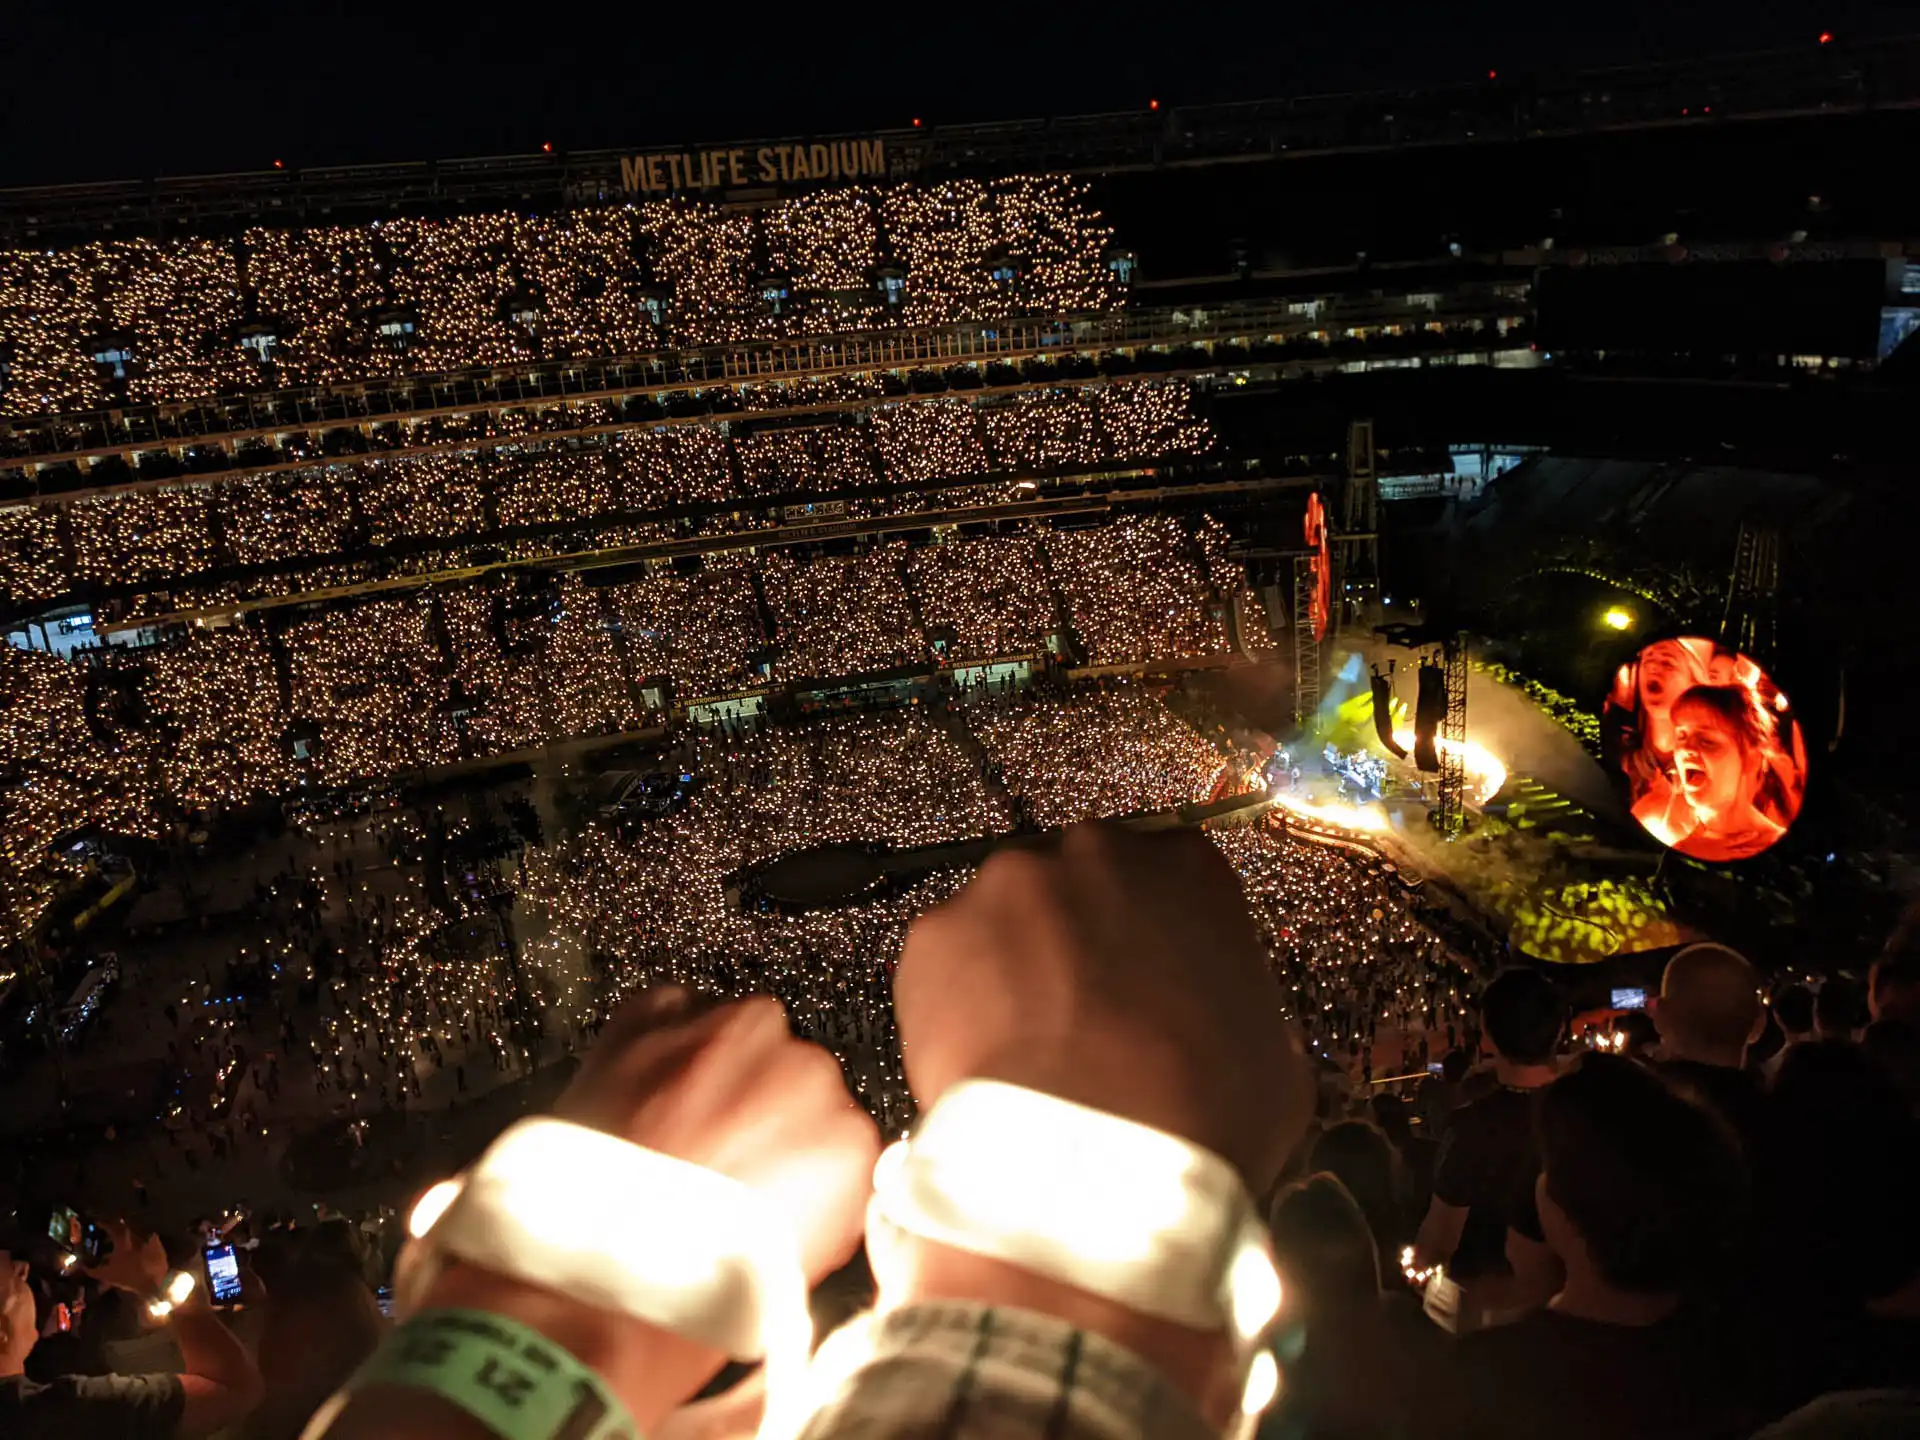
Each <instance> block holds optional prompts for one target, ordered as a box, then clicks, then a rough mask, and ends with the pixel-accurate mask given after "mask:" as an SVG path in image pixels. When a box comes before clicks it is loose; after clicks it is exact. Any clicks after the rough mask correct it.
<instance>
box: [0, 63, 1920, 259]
mask: <svg viewBox="0 0 1920 1440" xmlns="http://www.w3.org/2000/svg"><path fill="white" fill-rule="evenodd" d="M1790 72H1791V73H1797V75H1798V76H1799V77H1800V78H1801V79H1803V80H1804V79H1815V80H1824V81H1825V82H1827V83H1828V84H1829V85H1832V86H1837V87H1839V88H1838V89H1837V90H1835V91H1833V92H1832V93H1829V94H1821V95H1811V96H1810V97H1802V96H1800V94H1799V92H1798V91H1796V92H1795V95H1796V99H1797V100H1800V101H1804V103H1793V102H1785V101H1782V100H1781V99H1780V97H1781V94H1782V92H1781V90H1780V89H1779V87H1778V82H1779V81H1780V80H1782V79H1785V78H1786V77H1787V75H1788V74H1789V73H1790ZM1635 77H1637V78H1638V79H1639V80H1640V81H1641V82H1642V84H1641V85H1640V87H1639V93H1641V94H1642V95H1648V94H1652V93H1654V92H1656V91H1658V90H1659V89H1660V88H1661V87H1663V86H1673V85H1681V84H1696V85H1705V84H1707V83H1708V82H1709V81H1710V80H1711V81H1712V82H1713V83H1736V82H1737V83H1739V84H1740V85H1741V86H1742V87H1743V89H1749V88H1750V89H1751V90H1752V91H1755V92H1758V91H1761V90H1765V92H1766V99H1767V102H1768V103H1759V99H1760V97H1759V96H1758V94H1755V95H1754V97H1753V103H1747V102H1744V101H1743V100H1742V99H1741V98H1740V97H1738V96H1735V97H1733V98H1731V99H1730V100H1727V101H1725V102H1723V103H1722V114H1723V115H1724V117H1725V118H1729V119H1732V118H1737V117H1738V116H1740V115H1742V114H1749V115H1760V114H1791V113H1809V112H1812V113H1820V112H1832V111H1836V110H1842V109H1845V108H1848V107H1849V103H1850V102H1851V106H1852V108H1873V107H1874V106H1876V105H1885V104H1891V103H1894V102H1897V101H1901V100H1906V101H1912V100H1915V99H1920V34H1911V35H1899V36H1888V37H1882V38H1875V39H1868V40H1861V41H1844V40H1841V41H1835V42H1834V43H1832V44H1828V45H1818V46H1795V47H1786V48H1780V49H1773V50H1755V51H1746V52H1739V53H1735V54H1729V55H1716V56H1708V57H1704V58H1700V59H1689V60H1677V61H1663V62H1657V63H1653V64H1647V65H1621V66H1611V67H1604V68H1599V69H1593V70H1580V71H1568V72H1564V73H1553V72H1544V71H1543V72H1536V73H1532V74H1528V75H1515V76H1513V77H1511V78H1509V79H1506V80H1498V81H1484V80H1472V81H1458V82H1451V83H1448V84H1443V85H1435V86H1422V87H1404V86H1403V87H1393V88H1381V89H1376V90H1367V91H1344V92H1324V93H1320V94H1309V95H1296V96H1274V97H1266V98H1255V99H1244V100H1230V101H1222V102H1215V103H1209V104H1204V105H1192V106H1177V105H1169V106H1167V107H1165V108H1163V109H1159V110H1157V111H1154V112H1152V113H1149V111H1148V110H1146V109H1145V108H1142V109H1140V110H1109V111H1101V112H1090V113H1084V114H1075V115H1062V116H1051V117H1029V118H1024V119H1011V120H982V121H961V122H955V123H945V124H939V123H936V124H928V125H925V126H919V125H916V126H914V127H905V126H890V127H876V128H869V129H864V130H858V131H850V130H838V131H833V132H812V133H800V134H788V135H782V136H770V137H758V138H753V139H733V140H729V141H725V142H712V141H704V142H700V143H698V144H689V143H686V142H679V143H672V142H668V143H659V142H656V143H653V144H649V145H643V146H637V147H626V148H620V147H595V148H592V149H574V150H555V151H552V152H547V151H530V152H525V153H518V154H505V155H471V156H450V157H445V158H441V159H429V160H400V161H370V162H364V163H350V164H334V165H318V166H305V167H293V166H289V167H285V168H272V169H262V170H236V171H228V172H209V173H204V174H195V175H178V176H165V175H162V176H155V177H151V178H145V179H121V180H94V181H78V182H66V183H59V184H42V185H26V186H6V187H0V240H4V239H6V238H7V237H8V236H9V235H11V234H13V233H15V232H19V231H21V230H22V229H23V228H24V229H25V230H26V231H28V232H33V231H36V230H38V229H39V228H43V227H44V228H61V227H84V226H87V225H95V224H115V223H122V222H124V223H134V224H138V223H142V222H143V221H146V220H156V221H158V220H164V219H169V218H171V219H176V220H177V219H180V218H182V217H181V216H179V215H172V216H168V215H166V214H164V213H162V212H161V211H160V210H159V209H158V208H156V207H157V206H158V205H159V204H160V202H161V201H162V199H163V197H165V196H166V195H167V194H168V193H169V192H171V193H173V194H176V195H177V194H180V193H181V192H183V191H186V192H193V193H200V194H204V193H207V192H209V191H213V190H219V189H222V188H224V189H227V190H229V191H230V192H234V193H235V195H236V198H238V195H239V192H245V191H249V190H252V191H262V190H266V191H272V192H275V193H276V194H279V195H283V196H285V197H287V198H295V197H297V196H298V195H299V194H300V192H302V191H303V190H304V189H305V188H306V187H319V186H324V185H325V184H326V183H328V182H330V181H344V180H359V181H363V182H365V181H377V180H379V179H382V178H390V179H395V180H403V179H413V178H422V177H433V176H435V175H444V174H460V175H475V176H493V177H495V178H496V179H498V180H499V181H501V182H502V183H505V182H506V181H507V180H508V179H509V178H510V177H509V175H508V174H507V173H505V172H516V173H517V174H519V175H522V176H536V175H537V176H540V177H542V178H545V179H549V180H551V181H552V182H555V183H556V189H561V188H564V187H565V186H567V185H569V184H572V185H575V186H581V185H584V184H591V183H593V179H592V177H591V176H590V175H588V174H583V173H578V172H581V171H597V172H613V173H617V169H616V167H617V165H618V162H619V160H620V159H621V158H622V157H624V156H632V155H635V154H666V153H677V152H682V151H691V152H698V151H701V150H713V149H745V148H757V147H761V146H778V145H781V144H792V143H796V142H800V141H805V142H808V143H815V142H820V143H825V142H830V141H834V140H847V139H851V138H854V137H856V136H857V137H859V138H863V139H868V140H873V139H879V140H882V141H890V142H895V143H897V144H901V145H907V146H912V147H915V148H916V150H917V151H918V152H919V155H920V158H922V159H925V160H927V161H928V162H929V163H931V164H934V165H967V164H972V165H975V166H992V165H993V164H995V163H996V162H998V163H999V164H1000V165H1001V167H1002V168H1003V169H1004V168H1006V167H1008V166H1014V165H1017V164H1018V162H1019V158H1020V157H1019V155H1018V153H1017V149H1018V147H1017V143H1016V142H1018V141H1019V140H1020V139H1022V138H1023V137H1032V138H1035V139H1046V140H1058V139H1059V138H1060V137H1062V136H1063V135H1064V136H1071V135H1076V134H1078V135H1085V136H1088V137H1089V138H1090V139H1092V138H1095V137H1094V136H1093V132H1106V134H1105V137H1104V138H1105V139H1106V140H1107V141H1108V142H1109V143H1113V142H1119V143H1127V142H1129V141H1133V142H1140V143H1146V144H1147V145H1148V148H1149V149H1150V150H1153V151H1155V152H1156V154H1155V158H1156V160H1158V159H1159V158H1160V156H1159V154H1158V152H1159V150H1160V148H1161V147H1162V146H1163V145H1176V146H1181V147H1184V149H1185V150H1186V151H1187V152H1189V153H1191V152H1192V151H1194V150H1195V148H1196V142H1197V137H1201V136H1202V135H1204V134H1205V133H1206V132H1207V131H1208V129H1209V126H1214V127H1218V126H1223V125H1231V124H1246V123H1249V122H1250V121H1251V120H1254V119H1258V118H1261V117H1269V118H1274V119H1278V118H1281V117H1286V118H1290V119H1293V120H1295V121H1301V120H1306V119H1309V118H1310V117H1312V116H1314V115H1316V114H1324V113H1326V112H1331V111H1338V110H1345V111H1353V110H1362V109H1364V108H1365V107H1367V106H1368V105H1375V104H1379V103H1382V102H1388V101H1391V102H1394V103H1395V104H1396V105H1399V104H1403V103H1405V102H1409V101H1415V102H1417V101H1419V100H1421V99H1423V98H1424V99H1427V100H1442V99H1446V98H1448V97H1461V96H1474V95H1482V94H1495V95H1497V96H1499V97H1503V98H1507V99H1511V100H1513V101H1514V102H1515V107H1516V108H1520V107H1521V104H1522V102H1523V101H1528V100H1533V101H1538V100H1540V99H1542V97H1558V98H1559V99H1560V100H1561V101H1562V102H1568V103H1574V102H1577V105H1584V104H1586V103H1587V102H1588V101H1589V100H1590V98H1591V97H1588V96H1583V95H1582V94H1581V92H1582V91H1583V90H1584V89H1587V88H1590V87H1592V86H1595V85H1618V84H1619V83H1620V82H1621V81H1622V80H1625V79H1632V78H1635ZM1836 97H1843V98H1836ZM1743 104H1744V108H1742V107H1743ZM1576 108H1577V106H1576ZM1490 113H1491V112H1490ZM1387 118H1388V119H1389V120H1391V119H1393V118H1394V117H1392V116H1388V117H1387ZM1514 123H1515V124H1516V125H1517V126H1519V127H1520V128H1519V129H1518V130H1517V131H1516V133H1525V125H1526V124H1527V123H1528V117H1525V116H1520V117H1516V119H1515V122H1514ZM1589 123H1592V124H1596V125H1597V123H1598V122H1589ZM1119 131H1125V132H1128V133H1127V134H1125V135H1121V134H1118V133H1116V132H1119ZM1534 133H1540V132H1538V131H1536V132H1534ZM1260 138H1261V137H1258V136H1225V135H1217V136H1214V137H1213V142H1214V143H1215V145H1216V148H1221V153H1222V154H1223V155H1224V154H1228V153H1244V152H1243V150H1233V149H1232V148H1231V147H1233V146H1234V145H1235V144H1236V143H1238V142H1240V141H1244V140H1248V139H1251V140H1256V141H1257V140H1259V139H1260ZM995 140H998V141H1001V142H1004V143H1007V144H1010V145H1013V148H1012V149H1010V150H1007V151H1005V152H994V153H986V152H980V151H974V150H969V149H967V148H966V147H967V144H968V142H969V141H978V142H982V143H985V142H990V141H995ZM1198 148H1199V149H1202V150H1205V149H1207V142H1205V141H1199V142H1198ZM1282 148H1285V146H1284V145H1283V146H1282ZM1327 148H1336V149H1337V148H1341V147H1339V146H1332V147H1327ZM1362 148H1371V147H1362ZM1039 158H1041V159H1043V160H1044V161H1046V162H1048V163H1045V164H1043V165H1042V166H1041V168H1047V169H1062V168H1065V169H1074V168H1079V164H1078V162H1076V161H1075V159H1074V157H1072V156H1071V155H1066V154H1061V153H1058V152H1057V151H1056V150H1054V149H1049V150H1048V151H1047V153H1046V155H1045V156H1044V157H1039ZM1087 159H1088V163H1089V164H1090V165H1093V166H1095V167H1096V168H1097V167H1099V166H1101V165H1104V164H1110V163H1111V158H1110V156H1109V157H1106V158H1104V159H1101V160H1096V159H1094V158H1093V157H1091V156H1089V157H1087ZM605 179H606V176H605V174H604V173H603V174H601V175H600V183H601V184H602V185H603V186H604V183H605ZM261 198H268V197H266V196H262V197H261ZM400 198H401V197H395V199H396V201H398V200H399V199H400ZM443 198H456V197H443ZM465 198H471V192H469V195H468V196H467V197H465ZM498 198H499V199H501V200H502V201H503V202H506V203H512V201H513V200H514V199H515V198H516V197H514V196H512V195H509V194H507V193H506V192H502V194H501V195H500V196H499V197H498ZM527 198H531V197H527ZM543 198H547V197H543ZM87 200H92V201H95V202H99V203H106V204H111V203H113V202H116V201H117V202H119V203H120V204H121V205H123V206H125V207H127V213H123V214H118V215H107V214H102V213H98V212H89V213H80V212H78V211H76V212H74V213H72V214H70V215H62V214H59V213H36V212H59V211H61V210H62V209H64V208H66V207H67V206H68V205H71V204H72V203H73V202H80V201H87ZM355 200H356V203H361V204H372V203H377V202H376V201H374V200H372V199H370V198H368V197H364V196H362V197H355ZM63 202H65V203H64V204H63ZM336 203H338V202H336ZM143 209H144V210H145V213H135V212H139V211H142V210H143ZM187 218H194V217H187Z"/></svg>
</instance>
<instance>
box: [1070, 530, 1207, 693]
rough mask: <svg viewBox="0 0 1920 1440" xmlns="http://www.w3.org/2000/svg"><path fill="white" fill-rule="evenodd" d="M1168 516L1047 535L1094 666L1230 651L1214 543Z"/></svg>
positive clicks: (1076, 621)
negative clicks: (1211, 549)
mask: <svg viewBox="0 0 1920 1440" xmlns="http://www.w3.org/2000/svg"><path fill="white" fill-rule="evenodd" d="M1220 543H1221V541H1220V536H1219V534H1218V532H1216V531H1211V530H1209V531H1205V532H1203V534H1202V536H1201V537H1200V538H1196V537H1195V536H1194V535H1191V534H1189V533H1188V532H1187V531H1186V530H1185V529H1184V528H1183V527H1182V526H1181V525H1180V524H1179V523H1178V522H1177V521H1175V520H1172V519H1169V518H1168V517H1166V516H1150V517H1147V518H1143V519H1138V520H1124V521H1120V522H1118V523H1116V524H1113V525H1105V526H1101V527H1099V528H1098V529H1089V530H1062V531H1058V532H1056V533H1054V534H1052V535H1049V536H1048V537H1047V542H1046V553H1047V558H1048V561H1049V568H1050V570H1051V573H1052V575H1053V578H1054V582H1055V583H1056V584H1057V585H1058V586H1059V589H1060V594H1061V596H1062V597H1063V598H1064V600H1065V602H1066V605H1067V608H1068V609H1069V611H1071V612H1072V615H1073V620H1074V627H1075V630H1076V632H1077V634H1078V636H1079V639H1080V643H1081V645H1082V646H1083V647H1084V648H1085V650H1086V654H1087V659H1088V662H1089V663H1091V664H1095V665H1113V664H1124V663H1129V662H1133V663H1138V662H1144V661H1154V660H1168V659H1172V658H1174V657H1176V656H1180V655H1207V654H1214V653H1217V652H1220V651H1223V650H1225V649H1226V648H1227V643H1228V632H1227V622H1226V610H1225V603H1226V597H1225V594H1224V593H1222V592H1219V591H1216V590H1215V589H1214V588H1213V586H1212V584H1211V583H1210V582H1211V577H1212V575H1213V574H1214V573H1215V569H1214V559H1213V555H1212V554H1210V553H1209V551H1208V550H1207V548H1205V547H1206V546H1207V545H1215V546H1218V545H1219V544H1220Z"/></svg>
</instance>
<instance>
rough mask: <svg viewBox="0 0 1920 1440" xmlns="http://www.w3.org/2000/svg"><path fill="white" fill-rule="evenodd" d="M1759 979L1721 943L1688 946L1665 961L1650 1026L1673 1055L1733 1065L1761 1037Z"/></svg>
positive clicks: (1738, 955) (1735, 952) (1739, 956)
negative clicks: (1657, 1029)
mask: <svg viewBox="0 0 1920 1440" xmlns="http://www.w3.org/2000/svg"><path fill="white" fill-rule="evenodd" d="M1759 984H1760V980H1759V977H1758V976H1757V975H1755V974H1754V972H1753V966H1752V965H1751V964H1749V963H1748V961H1747V957H1746V956H1744V955H1742V954H1741V953H1740V952H1739V951H1738V950H1729V949H1728V948H1727V947H1726V946H1725V945H1713V944H1707V945H1689V946H1687V948H1686V949H1684V950H1682V951H1681V952H1680V953H1679V954H1677V955H1675V956H1674V957H1673V959H1671V960H1669V961H1668V962H1667V973H1666V974H1665V975H1664V976H1662V977H1661V980H1660V1000H1659V1003H1658V1004H1657V1005H1655V1006H1654V1007H1653V1019H1654V1023H1655V1024H1656V1025H1658V1026H1659V1027H1660V1035H1661V1038H1662V1039H1663V1040H1665V1041H1666V1044H1667V1049H1668V1050H1669V1051H1670V1052H1672V1053H1673V1054H1674V1055H1675V1056H1676V1057H1684V1058H1688V1059H1695V1060H1705V1061H1709V1062H1710V1063H1713V1064H1722V1065H1727V1064H1731V1065H1738V1064H1740V1063H1741V1061H1742V1060H1743V1059H1744V1057H1745V1054H1746V1048H1747V1046H1748V1045H1749V1044H1751V1043H1752V1042H1753V1041H1754V1040H1755V1039H1756V1038H1758V1036H1759V1034H1760V1030H1761V1027H1762V1026H1763V1025H1764V1024H1765V1013H1764V1011H1763V1009H1762V1007H1761V1003H1760V990H1759Z"/></svg>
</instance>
